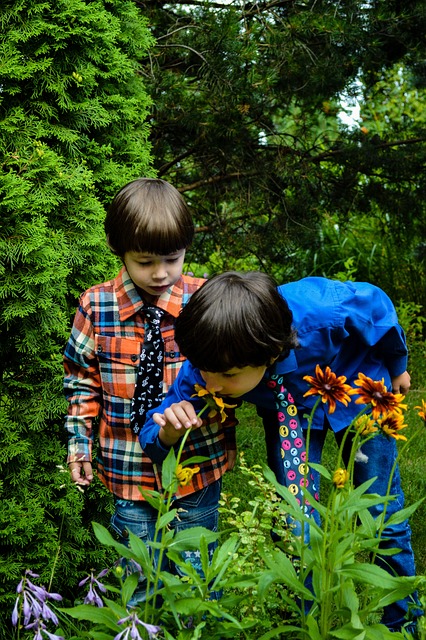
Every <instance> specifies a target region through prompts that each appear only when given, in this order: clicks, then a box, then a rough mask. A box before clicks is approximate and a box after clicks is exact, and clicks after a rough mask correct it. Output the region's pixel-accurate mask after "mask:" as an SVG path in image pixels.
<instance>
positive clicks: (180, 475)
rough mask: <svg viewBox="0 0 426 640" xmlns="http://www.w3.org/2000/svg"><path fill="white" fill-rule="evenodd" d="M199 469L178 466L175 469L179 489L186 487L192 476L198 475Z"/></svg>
mask: <svg viewBox="0 0 426 640" xmlns="http://www.w3.org/2000/svg"><path fill="white" fill-rule="evenodd" d="M199 470H200V467H192V468H190V467H183V466H182V465H181V464H178V466H177V469H176V477H177V479H178V482H179V486H180V487H186V486H187V485H188V484H189V483H190V482H191V480H192V476H193V475H195V474H196V473H198V472H199Z"/></svg>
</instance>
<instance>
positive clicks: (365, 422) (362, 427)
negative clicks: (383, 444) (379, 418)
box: [354, 415, 378, 436]
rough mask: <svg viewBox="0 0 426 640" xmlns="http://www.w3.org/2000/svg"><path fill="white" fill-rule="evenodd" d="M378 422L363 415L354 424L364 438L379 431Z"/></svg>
mask: <svg viewBox="0 0 426 640" xmlns="http://www.w3.org/2000/svg"><path fill="white" fill-rule="evenodd" d="M375 424H376V421H375V420H374V418H372V417H371V416H367V415H363V416H360V417H359V418H357V419H356V420H355V422H354V427H355V429H356V430H357V431H359V433H360V434H361V435H362V436H368V435H370V433H374V432H375V431H378V429H377V427H376V426H375Z"/></svg>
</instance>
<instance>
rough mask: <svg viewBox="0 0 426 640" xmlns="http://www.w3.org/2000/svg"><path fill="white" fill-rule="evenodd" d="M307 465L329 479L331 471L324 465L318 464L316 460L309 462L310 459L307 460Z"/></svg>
mask: <svg viewBox="0 0 426 640" xmlns="http://www.w3.org/2000/svg"><path fill="white" fill-rule="evenodd" d="M308 465H309V467H312V469H314V471H318V473H319V474H320V475H321V476H323V477H324V478H326V479H327V480H331V473H330V472H329V470H328V469H326V468H325V467H324V465H322V464H318V462H311V461H310V460H309V461H308Z"/></svg>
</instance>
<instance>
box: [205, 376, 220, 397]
mask: <svg viewBox="0 0 426 640" xmlns="http://www.w3.org/2000/svg"><path fill="white" fill-rule="evenodd" d="M204 380H205V381H206V388H207V391H210V393H218V392H219V391H222V389H223V385H222V384H220V382H219V381H218V380H217V379H216V377H215V376H214V375H211V374H204Z"/></svg>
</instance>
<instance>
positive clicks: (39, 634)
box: [25, 620, 65, 640]
mask: <svg viewBox="0 0 426 640" xmlns="http://www.w3.org/2000/svg"><path fill="white" fill-rule="evenodd" d="M25 629H27V630H34V631H35V636H34V638H33V640H43V634H45V637H47V638H49V640H65V639H64V638H63V636H58V635H57V634H55V633H50V631H48V630H47V629H46V625H45V624H44V623H43V622H42V621H41V620H35V621H34V622H32V623H31V624H28V625H27V626H26V627H25Z"/></svg>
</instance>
